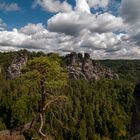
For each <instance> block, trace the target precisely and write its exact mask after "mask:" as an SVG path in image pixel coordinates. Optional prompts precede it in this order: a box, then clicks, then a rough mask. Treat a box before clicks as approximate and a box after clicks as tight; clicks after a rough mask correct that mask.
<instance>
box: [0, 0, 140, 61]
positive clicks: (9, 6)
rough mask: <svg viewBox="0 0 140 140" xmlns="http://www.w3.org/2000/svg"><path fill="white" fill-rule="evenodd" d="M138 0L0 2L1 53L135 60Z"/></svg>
mask: <svg viewBox="0 0 140 140" xmlns="http://www.w3.org/2000/svg"><path fill="white" fill-rule="evenodd" d="M139 7H140V0H133V1H132V0H0V51H11V50H19V49H28V50H30V51H40V50H41V51H44V52H46V53H48V52H57V53H60V54H61V55H64V54H66V53H69V52H72V51H75V52H81V53H84V52H88V53H90V54H91V56H92V57H93V58H95V59H121V58H123V59H138V58H139V59H140V14H139V13H140V8H139Z"/></svg>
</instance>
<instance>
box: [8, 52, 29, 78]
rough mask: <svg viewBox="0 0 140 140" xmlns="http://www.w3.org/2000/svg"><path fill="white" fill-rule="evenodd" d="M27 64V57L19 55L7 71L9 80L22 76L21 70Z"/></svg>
mask: <svg viewBox="0 0 140 140" xmlns="http://www.w3.org/2000/svg"><path fill="white" fill-rule="evenodd" d="M26 63H27V55H25V54H18V55H17V56H16V57H15V58H14V59H13V61H12V63H11V65H10V66H9V67H8V70H7V78H10V79H12V78H15V77H18V76H20V75H21V69H22V68H23V66H24V65H25V64H26Z"/></svg>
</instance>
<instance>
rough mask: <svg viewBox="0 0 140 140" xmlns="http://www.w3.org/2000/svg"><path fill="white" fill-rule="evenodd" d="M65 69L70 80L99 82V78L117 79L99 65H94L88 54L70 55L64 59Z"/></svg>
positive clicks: (116, 76) (115, 75)
mask: <svg viewBox="0 0 140 140" xmlns="http://www.w3.org/2000/svg"><path fill="white" fill-rule="evenodd" d="M65 63H66V69H67V71H68V74H69V78H70V79H84V80H91V79H95V80H99V79H101V78H108V79H118V78H119V77H118V75H117V74H115V73H113V72H112V71H111V70H110V69H107V68H105V67H103V66H101V65H100V64H97V63H95V62H94V61H93V60H92V59H91V58H90V55H89V54H88V53H85V54H84V57H83V55H82V54H81V53H78V54H77V53H75V52H73V53H71V54H68V55H66V57H65Z"/></svg>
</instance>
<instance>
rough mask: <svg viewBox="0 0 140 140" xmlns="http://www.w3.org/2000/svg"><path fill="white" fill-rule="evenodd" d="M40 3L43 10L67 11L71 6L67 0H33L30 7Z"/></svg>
mask: <svg viewBox="0 0 140 140" xmlns="http://www.w3.org/2000/svg"><path fill="white" fill-rule="evenodd" d="M37 5H40V6H41V7H42V8H43V9H44V10H46V11H49V12H54V13H57V12H69V11H71V10H72V6H71V5H70V4H68V3H67V1H66V0H65V1H63V2H60V1H59V0H35V2H34V3H33V5H32V7H33V8H35V7H36V6H37Z"/></svg>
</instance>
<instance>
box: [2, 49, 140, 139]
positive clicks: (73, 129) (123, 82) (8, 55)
mask: <svg viewBox="0 0 140 140" xmlns="http://www.w3.org/2000/svg"><path fill="white" fill-rule="evenodd" d="M21 52H22V54H24V55H25V54H26V55H27V56H28V59H29V60H28V62H27V64H26V65H25V66H24V67H23V69H22V70H21V71H22V74H21V75H20V76H19V77H15V78H12V79H8V78H7V76H6V72H7V68H8V66H9V65H10V64H11V62H12V60H13V58H14V57H15V56H16V55H17V56H18V55H19V54H20V53H21ZM97 62H98V63H101V64H103V65H104V66H106V67H109V68H110V69H112V70H113V71H115V72H116V73H118V75H119V77H120V78H119V80H109V79H101V80H97V81H96V80H70V79H69V78H68V76H67V71H66V70H65V66H64V65H65V64H64V61H63V59H62V58H61V57H60V56H59V55H57V54H48V55H45V54H43V53H42V52H37V53H36V52H28V51H26V50H22V51H19V52H5V53H0V67H1V73H0V131H3V130H9V131H10V132H11V133H12V132H14V131H20V133H21V134H23V135H24V137H25V139H26V140H32V139H36V140H43V139H48V140H127V139H128V137H129V128H130V120H131V113H132V111H131V107H132V103H133V90H134V86H135V83H136V82H137V81H138V80H139V76H140V72H139V68H140V65H139V64H138V63H139V60H102V61H97ZM27 124H30V127H29V128H26V127H25V126H26V125H27Z"/></svg>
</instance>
